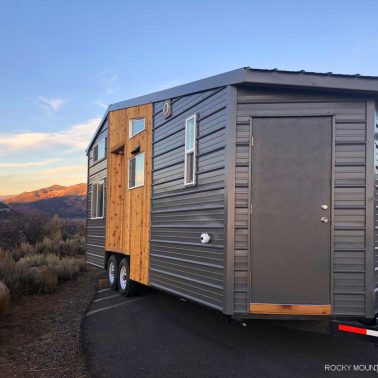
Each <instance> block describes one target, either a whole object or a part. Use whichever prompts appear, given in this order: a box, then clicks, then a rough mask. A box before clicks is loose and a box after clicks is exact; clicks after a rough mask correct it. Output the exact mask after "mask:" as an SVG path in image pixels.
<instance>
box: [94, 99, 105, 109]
mask: <svg viewBox="0 0 378 378" xmlns="http://www.w3.org/2000/svg"><path fill="white" fill-rule="evenodd" d="M93 104H94V105H97V106H99V107H100V108H103V109H107V108H108V105H106V104H105V103H104V102H102V101H101V100H97V101H93Z"/></svg>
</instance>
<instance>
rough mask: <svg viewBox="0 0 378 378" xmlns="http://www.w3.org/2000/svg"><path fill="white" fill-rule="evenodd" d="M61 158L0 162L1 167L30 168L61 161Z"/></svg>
mask: <svg viewBox="0 0 378 378" xmlns="http://www.w3.org/2000/svg"><path fill="white" fill-rule="evenodd" d="M61 160H62V159H61V158H54V159H45V160H41V161H33V162H25V163H0V168H29V167H42V166H45V165H49V164H52V163H56V162H58V161H61Z"/></svg>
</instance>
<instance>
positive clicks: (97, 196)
mask: <svg viewBox="0 0 378 378" xmlns="http://www.w3.org/2000/svg"><path fill="white" fill-rule="evenodd" d="M91 218H92V219H98V218H104V181H100V182H96V183H95V184H92V200H91Z"/></svg>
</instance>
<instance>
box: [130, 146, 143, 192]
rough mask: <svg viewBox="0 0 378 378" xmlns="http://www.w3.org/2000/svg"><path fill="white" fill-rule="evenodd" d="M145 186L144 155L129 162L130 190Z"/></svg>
mask: <svg viewBox="0 0 378 378" xmlns="http://www.w3.org/2000/svg"><path fill="white" fill-rule="evenodd" d="M143 185H144V153H141V154H139V155H137V156H135V157H133V158H131V159H130V160H129V189H133V188H137V187H138V186H143Z"/></svg>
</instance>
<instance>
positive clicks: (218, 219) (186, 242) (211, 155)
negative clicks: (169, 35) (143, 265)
mask: <svg viewBox="0 0 378 378" xmlns="http://www.w3.org/2000/svg"><path fill="white" fill-rule="evenodd" d="M226 95H227V93H226V89H225V88H218V89H213V90H209V91H205V92H200V93H194V94H192V95H188V96H183V97H178V98H174V99H171V100H172V115H171V117H169V118H168V119H164V116H163V114H162V106H163V102H158V103H155V104H154V116H153V117H154V128H153V146H152V149H153V161H152V207H151V241H150V284H151V286H155V287H158V288H161V289H164V290H167V291H170V292H173V293H176V294H178V295H181V296H183V297H187V298H190V299H193V300H196V301H198V302H200V303H203V304H206V305H208V306H211V307H213V308H217V309H220V310H221V309H223V299H224V253H225V245H224V228H225V221H224V219H225V214H224V171H225V157H224V154H225V143H226V137H225V128H226V105H227V96H226ZM195 113H197V114H198V129H197V130H198V133H197V143H198V144H197V145H198V154H197V170H196V173H197V185H196V186H192V187H185V186H184V148H185V137H184V130H185V119H186V118H188V117H189V116H191V115H193V114H195ZM203 232H207V233H209V234H210V235H211V242H210V243H209V244H207V245H203V244H201V242H200V235H201V233H203Z"/></svg>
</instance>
